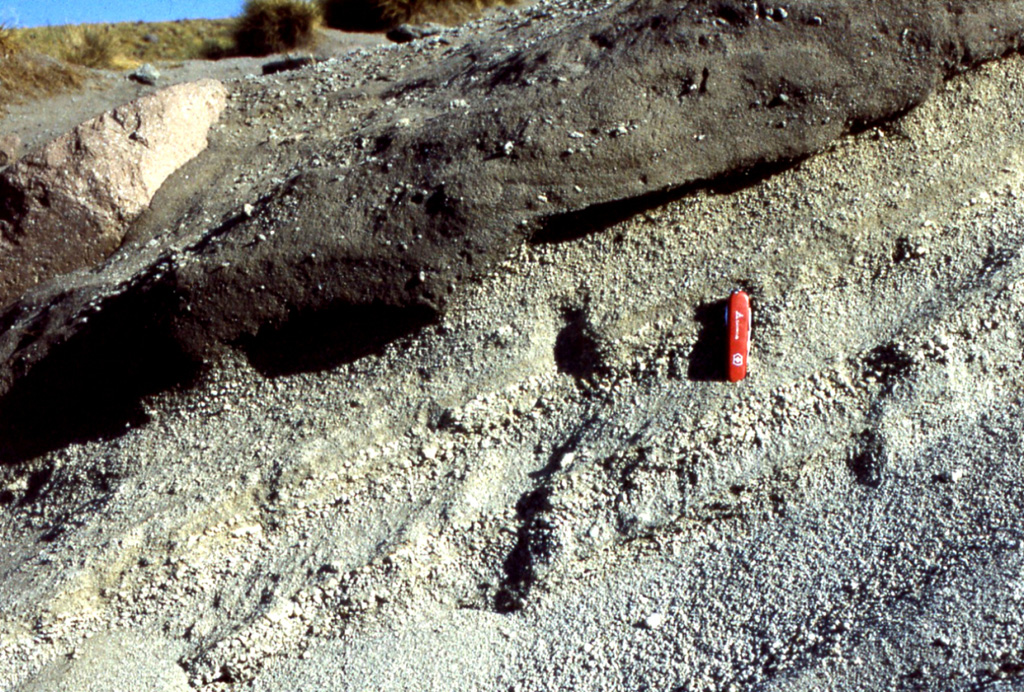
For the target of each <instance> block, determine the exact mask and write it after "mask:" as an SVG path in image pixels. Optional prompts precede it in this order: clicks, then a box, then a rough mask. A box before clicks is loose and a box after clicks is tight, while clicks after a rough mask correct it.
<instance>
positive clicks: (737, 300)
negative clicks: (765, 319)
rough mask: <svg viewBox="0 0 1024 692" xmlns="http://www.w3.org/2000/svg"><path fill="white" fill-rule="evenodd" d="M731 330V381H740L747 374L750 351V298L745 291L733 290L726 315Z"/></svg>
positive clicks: (727, 324)
mask: <svg viewBox="0 0 1024 692" xmlns="http://www.w3.org/2000/svg"><path fill="white" fill-rule="evenodd" d="M725 324H726V328H727V329H728V330H729V381H730V382H739V381H740V380H742V379H743V378H744V377H746V376H747V356H748V355H749V352H750V298H749V297H748V296H747V294H746V293H744V292H743V291H738V290H737V291H733V292H732V295H730V296H729V307H728V308H726V315H725Z"/></svg>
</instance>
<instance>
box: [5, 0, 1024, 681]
mask: <svg viewBox="0 0 1024 692" xmlns="http://www.w3.org/2000/svg"><path fill="white" fill-rule="evenodd" d="M596 2H599V0H538V2H537V3H536V4H535V5H533V6H531V7H529V8H523V9H520V10H515V11H510V12H506V13H496V14H495V15H493V16H491V17H488V18H486V19H484V20H481V21H480V22H479V23H478V24H475V25H469V26H468V27H463V28H460V29H456V30H445V31H444V32H443V33H442V34H441V35H439V36H437V37H433V38H427V39H423V40H422V41H415V42H412V43H410V44H406V45H405V46H401V47H389V48H387V49H381V50H375V51H368V52H362V53H359V54H352V55H349V56H345V57H342V58H339V59H338V60H331V61H324V62H321V63H317V64H315V65H311V66H309V67H307V68H303V69H299V70H296V71H292V72H287V73H279V74H276V75H268V76H260V77H253V78H251V79H245V80H241V81H239V82H237V83H234V84H232V85H231V89H232V97H231V99H230V101H229V106H228V107H227V108H226V109H225V113H224V115H223V117H222V120H221V121H220V124H219V125H218V127H216V128H214V130H213V131H212V132H211V136H210V145H209V146H208V148H207V149H206V151H205V152H204V153H203V154H201V155H200V156H197V157H196V158H195V159H194V160H193V161H192V162H190V163H189V164H187V165H186V166H184V167H183V168H182V169H181V170H180V171H179V172H178V173H176V174H174V175H172V176H171V178H169V179H168V181H167V182H166V183H165V184H164V185H163V186H162V188H161V190H160V191H159V192H158V193H157V195H156V196H155V197H154V201H153V203H152V204H151V206H150V208H149V210H148V211H147V212H145V213H143V214H142V215H141V216H140V217H139V219H138V220H137V221H136V222H135V223H134V224H133V225H132V227H131V229H130V230H129V234H128V235H127V236H126V239H125V241H124V243H123V244H122V247H121V249H120V250H119V251H118V252H117V253H115V254H114V255H113V256H112V257H111V258H109V259H108V260H107V261H105V262H104V263H102V264H101V265H100V266H99V267H97V268H96V269H95V270H86V271H79V272H75V273H72V274H69V275H67V276H64V277H59V278H57V279H54V280H52V281H50V282H47V283H45V284H43V285H40V286H37V287H35V288H34V289H32V290H30V291H28V292H27V293H26V294H25V295H24V296H23V297H22V298H21V299H19V300H18V301H17V302H16V303H15V304H14V305H12V306H11V308H10V309H8V310H6V311H5V312H3V314H2V315H0V334H2V336H0V348H2V349H4V354H5V355H4V357H3V358H2V359H0V363H2V364H3V365H2V370H0V373H2V377H3V378H5V379H3V380H2V382H3V385H2V387H3V391H4V392H6V393H5V394H4V395H3V398H2V400H0V603H3V604H4V606H5V607H4V608H0V680H4V681H10V682H9V685H10V686H12V687H13V688H14V689H16V690H19V691H20V690H25V691H26V692H28V691H29V690H39V689H45V690H51V689H56V690H60V689H68V690H71V689H74V690H78V689H80V688H81V687H82V686H83V685H88V684H92V685H93V686H94V687H96V686H98V687H107V688H111V689H120V688H124V687H130V686H131V685H132V684H135V685H136V686H137V687H138V686H142V687H150V688H154V689H169V690H182V689H203V690H205V691H207V692H228V691H230V690H237V689H239V688H246V689H255V690H268V691H271V690H273V691H274V692H279V691H285V690H287V691H288V692H292V691H294V690H311V691H312V690H323V689H338V690H345V691H348V690H351V691H352V692H357V691H360V690H366V689H372V690H396V691H398V690H409V689H436V690H443V691H445V692H447V691H449V690H451V691H453V692H455V691H458V692H462V691H463V690H467V689H486V690H509V689H519V690H538V691H544V692H547V691H548V690H551V691H552V692H554V691H555V690H569V689H571V690H603V691H607V692H618V691H620V690H635V689H657V690H674V689H685V690H702V691H707V692H719V691H720V690H729V689H752V690H778V691H780V692H782V691H785V692H798V691H805V690H807V689H810V688H815V689H816V688H827V689H830V690H850V691H854V690H865V689H890V688H902V687H922V688H927V689H975V688H987V687H993V686H995V687H998V686H999V685H1009V686H1013V685H1016V684H1018V683H1019V681H1020V679H1021V677H1022V676H1024V646H1022V642H1021V637H1020V633H1021V632H1024V611H1022V610H1021V608H1019V607H1018V606H1019V603H1020V601H1021V598H1022V594H1024V583H1022V579H1021V575H1022V574H1024V569H1022V567H1024V540H1022V532H1021V517H1022V516H1024V484H1022V483H1021V478H1024V435H1022V434H1021V426H1020V408H1021V403H1022V397H1021V392H1024V372H1022V371H1021V369H1020V367H1018V364H1019V361H1020V358H1021V354H1022V353H1024V330H1022V329H1021V327H1020V325H1021V324H1024V292H1022V289H1024V120H1022V119H1021V116H1020V114H1021V113H1022V112H1024V56H1019V55H1016V56H1010V57H1007V58H1006V59H1005V60H1000V61H993V62H991V63H989V64H986V65H983V66H979V67H978V68H977V69H974V70H972V71H970V72H969V73H967V74H964V75H959V76H957V77H956V78H955V79H950V80H949V81H947V82H946V83H944V84H940V82H941V81H942V79H943V77H944V76H946V75H950V74H954V73H956V72H958V71H960V70H962V69H964V68H965V67H967V66H970V65H974V64H975V63H976V62H977V61H979V60H984V59H986V58H988V57H992V56H996V55H998V54H1000V53H1001V52H1002V51H1003V50H1004V49H1013V48H1015V47H1016V45H1017V36H1018V33H1017V32H1016V31H1015V30H1014V29H1013V27H1014V26H1017V25H1018V24H1020V22H1021V21H1022V17H1024V12H1022V8H1021V6H1020V5H1019V4H1015V3H995V2H994V3H971V4H969V5H968V4H966V3H964V4H963V5H956V4H953V3H946V4H939V3H927V2H920V3H916V4H914V5H913V6H911V4H910V3H884V2H852V3H842V4H840V3H835V4H827V3H825V2H821V3H815V4H813V6H812V4H811V3H806V4H804V3H793V4H786V5H784V6H781V5H780V6H768V7H765V8H764V9H763V10H761V9H758V8H759V7H760V5H756V6H752V7H751V6H747V5H745V4H742V5H741V4H725V3H710V2H709V3H689V4H673V3H663V4H654V3H635V4H630V5H625V4H617V5H612V4H607V5H601V6H597V5H595V3H596ZM812 7H813V9H811V8H812ZM905 29H906V30H907V31H906V32H904V30H905ZM819 32H823V33H819ZM915 32H916V33H915ZM926 39H927V40H926ZM467 41H472V42H471V43H467ZM545 56H546V57H545ZM794 56H795V57H794ZM812 57H813V58H814V59H812ZM560 66H561V67H560ZM566 66H568V67H566ZM616 66H618V69H617V68H616ZM797 67H799V68H800V69H797ZM549 68H550V70H551V71H547V70H549ZM705 69H706V70H707V72H706V79H705ZM619 70H621V73H620V72H619ZM687 75H689V76H687ZM758 75H760V77H758V78H757V79H755V78H754V77H755V76H758ZM783 77H784V78H785V81H784V82H782V81H780V80H782V79H783ZM673 80H674V81H673ZM872 80H875V81H874V82H873V83H871V81H872ZM666 85H670V86H668V87H666ZM794 85H796V86H794ZM936 85H939V86H936ZM797 86H799V88H797ZM659 87H660V88H661V89H662V90H661V91H658V90H657V89H658V88H659ZM812 87H813V89H814V90H817V91H812ZM929 90H934V91H933V92H932V95H931V96H930V97H929V98H927V99H926V100H925V102H924V103H923V104H921V107H919V108H911V106H912V105H913V104H915V103H917V102H919V101H920V100H921V99H924V97H925V96H926V95H927V94H928V92H929ZM563 98H564V99H565V102H564V103H563V102H562V101H561V99H563ZM907 109H909V111H908V110H907ZM905 111H906V112H905ZM897 114H901V116H902V117H898V118H896V117H891V116H894V115H897ZM783 123H784V124H785V127H782V124H783ZM868 123H874V124H873V125H869V124H868ZM847 130H852V131H853V132H852V133H851V134H850V135H849V136H846V137H842V138H840V139H838V140H833V141H832V142H831V143H829V141H830V140H829V138H830V137H833V136H837V135H838V134H840V133H842V132H845V131H847ZM726 140H728V141H731V142H733V145H732V146H726V144H725V143H724V142H725V141H726ZM822 147H823V148H824V151H821V152H820V153H819V154H817V155H814V156H806V157H804V155H805V154H808V153H811V152H813V151H815V150H817V149H818V148H822ZM570 149H571V151H570ZM794 158H796V159H798V160H799V162H798V163H797V164H795V165H790V164H791V162H792V161H793V160H794ZM737 171H745V174H743V173H737ZM523 221H525V222H526V223H525V224H524V223H523ZM588 231H592V232H589V233H588ZM737 286H742V287H744V288H745V289H746V290H747V291H748V293H749V294H750V296H751V304H752V313H753V325H754V326H753V334H752V348H751V353H750V360H751V363H750V375H749V377H748V378H747V379H745V380H744V381H742V382H741V383H738V384H735V385H734V384H730V383H728V382H725V381H723V379H722V374H723V373H722V365H724V363H723V360H724V358H723V355H724V354H723V352H722V345H723V341H724V339H725V338H726V335H725V334H723V331H724V329H723V327H722V320H721V318H722V308H723V299H724V298H725V297H726V296H727V295H728V294H729V291H730V290H732V289H734V288H736V287H737ZM431 320H437V324H436V325H429V326H426V327H422V328H418V329H417V328H416V327H417V326H420V325H423V323H424V322H429V321H431ZM368 351H373V352H372V353H371V354H369V355H367V352H368ZM197 356H198V357H201V358H206V359H207V360H206V361H205V363H206V366H207V367H206V368H205V369H201V366H202V361H201V360H199V359H197ZM197 375H198V376H197ZM182 382H187V383H188V386H180V387H174V386H170V385H174V384H175V383H182ZM164 388H166V389H164ZM161 389H164V391H158V390H161ZM90 419H91V420H90Z"/></svg>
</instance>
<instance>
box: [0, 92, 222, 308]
mask: <svg viewBox="0 0 1024 692" xmlns="http://www.w3.org/2000/svg"><path fill="white" fill-rule="evenodd" d="M226 103H227V89H225V88H224V85H223V84H221V83H220V82H218V81H215V80H202V81H199V82H194V83H191V84H179V85H177V86H173V87H170V88H168V89H164V90H161V91H158V92H156V93H154V94H150V95H148V96H144V97H142V98H140V99H138V100H136V101H133V102H131V103H128V104H126V105H124V106H120V107H119V108H116V109H114V110H113V111H111V112H109V113H105V114H103V115H101V116H100V117H98V118H95V119H93V120H90V121H88V122H86V123H83V124H81V125H79V126H78V127H76V128H75V129H74V130H72V131H71V132H69V133H68V134H66V135H64V136H63V137H60V138H58V139H57V140H55V141H53V142H51V143H50V144H48V145H46V146H45V147H44V148H43V149H42V151H39V152H37V153H35V154H32V155H30V156H27V157H25V158H24V159H22V160H21V161H20V162H18V163H17V164H16V165H14V166H12V167H11V168H10V169H8V170H6V171H4V173H3V175H2V176H0V200H2V201H0V305H7V304H8V303H10V302H11V300H12V299H14V298H17V297H18V296H19V295H21V294H22V293H23V292H24V291H25V290H26V289H28V288H30V287H31V286H34V285H35V284H37V283H39V282H41V281H45V280H47V279H49V278H52V277H54V276H57V275H59V274H62V273H65V272H69V271H72V270H75V269H80V268H82V267H91V266H94V265H95V264H96V263H97V262H99V261H101V260H103V259H106V258H107V257H109V256H110V254H111V253H112V252H113V251H114V250H116V249H117V248H118V246H119V245H120V244H121V240H122V238H123V237H124V234H125V232H126V231H127V230H128V226H129V224H131V222H132V221H134V220H135V218H136V217H138V215H139V214H140V213H141V212H142V211H143V210H144V209H145V208H146V207H147V206H148V205H149V202H150V200H151V199H152V198H153V195H154V194H156V191H157V190H158V189H159V188H160V186H161V185H162V184H163V182H164V181H165V180H166V179H167V177H168V176H169V175H171V174H172V173H174V171H176V170H178V168H180V167H181V166H182V164H184V163H186V162H187V161H189V160H191V159H192V158H194V157H195V156H196V154H198V153H199V152H201V151H202V150H203V149H205V148H206V145H207V134H208V133H209V130H210V126H211V125H212V124H213V123H214V122H216V121H217V118H219V117H220V114H221V112H222V111H223V110H224V106H225V105H226ZM2 163H5V162H3V161H0V164H2Z"/></svg>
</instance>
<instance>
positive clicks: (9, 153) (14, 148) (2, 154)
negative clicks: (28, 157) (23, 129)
mask: <svg viewBox="0 0 1024 692" xmlns="http://www.w3.org/2000/svg"><path fill="white" fill-rule="evenodd" d="M19 156H21V138H20V137H18V135H0V166H7V165H10V164H12V163H14V162H15V161H17V160H18V157H19Z"/></svg>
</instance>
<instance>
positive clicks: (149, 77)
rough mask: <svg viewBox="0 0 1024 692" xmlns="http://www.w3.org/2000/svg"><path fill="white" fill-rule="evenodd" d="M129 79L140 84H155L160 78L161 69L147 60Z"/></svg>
mask: <svg viewBox="0 0 1024 692" xmlns="http://www.w3.org/2000/svg"><path fill="white" fill-rule="evenodd" d="M128 79H130V80H132V81H133V82H138V83H140V84H149V85H150V86H155V85H156V82H157V80H158V79H160V70H158V69H156V68H155V67H153V66H152V65H150V64H149V63H148V62H147V63H146V64H144V65H143V66H142V67H140V68H139V69H137V70H135V71H134V72H132V73H131V74H129V75H128Z"/></svg>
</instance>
